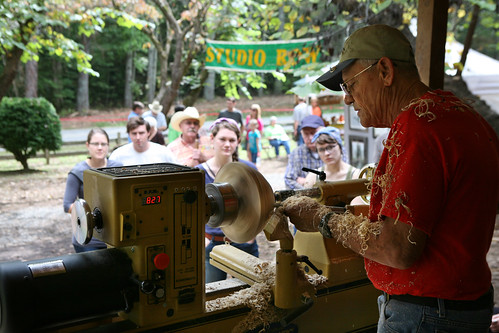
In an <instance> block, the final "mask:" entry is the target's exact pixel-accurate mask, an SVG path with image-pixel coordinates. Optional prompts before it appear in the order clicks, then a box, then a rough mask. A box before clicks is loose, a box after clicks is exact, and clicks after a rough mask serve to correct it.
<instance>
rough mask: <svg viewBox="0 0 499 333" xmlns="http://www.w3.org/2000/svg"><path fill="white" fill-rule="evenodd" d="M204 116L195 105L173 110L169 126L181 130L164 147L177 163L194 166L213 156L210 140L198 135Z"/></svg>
mask: <svg viewBox="0 0 499 333" xmlns="http://www.w3.org/2000/svg"><path fill="white" fill-rule="evenodd" d="M205 118H206V117H205V116H204V115H203V116H200V115H199V112H198V110H197V109H196V108H195V107H192V106H190V107H187V108H186V109H185V110H184V111H179V112H175V114H174V115H173V117H172V119H171V120H170V127H171V128H173V129H175V130H177V131H179V132H181V133H182V134H180V136H179V137H178V138H176V139H175V140H174V141H173V142H170V143H169V144H168V146H167V147H166V148H167V149H168V150H169V151H170V152H171V153H172V154H173V155H174V156H175V157H176V158H177V160H178V163H179V164H183V165H186V166H190V167H194V166H196V165H198V164H200V163H203V162H206V161H207V160H208V159H209V158H211V157H212V156H213V150H212V149H210V147H211V142H210V138H209V137H207V136H200V135H199V129H200V128H201V127H202V126H203V124H204V121H205Z"/></svg>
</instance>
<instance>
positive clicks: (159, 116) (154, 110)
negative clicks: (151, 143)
mask: <svg viewBox="0 0 499 333" xmlns="http://www.w3.org/2000/svg"><path fill="white" fill-rule="evenodd" d="M162 110H163V105H161V104H159V102H158V101H154V102H152V103H151V104H149V110H148V111H146V112H144V114H143V115H142V117H143V118H146V117H153V118H154V119H156V129H157V130H158V131H159V132H160V133H163V131H165V130H166V117H165V115H164V114H163V112H161V111H162Z"/></svg>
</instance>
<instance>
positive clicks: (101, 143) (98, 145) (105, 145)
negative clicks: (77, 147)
mask: <svg viewBox="0 0 499 333" xmlns="http://www.w3.org/2000/svg"><path fill="white" fill-rule="evenodd" d="M89 145H91V146H94V147H107V146H109V143H105V142H90V143H89Z"/></svg>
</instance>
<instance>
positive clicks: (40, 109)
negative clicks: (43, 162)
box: [0, 97, 62, 170]
mask: <svg viewBox="0 0 499 333" xmlns="http://www.w3.org/2000/svg"><path fill="white" fill-rule="evenodd" d="M0 117H1V118H2V121H3V124H4V125H5V126H2V128H1V129H0V145H2V146H3V147H4V148H5V149H6V150H7V151H9V152H11V153H12V154H14V157H15V158H16V160H17V161H19V162H20V163H21V164H22V166H23V168H24V169H25V170H28V169H29V167H28V159H29V158H31V157H34V156H35V155H36V152H37V151H39V150H45V149H48V150H52V151H53V150H57V149H59V148H60V147H61V145H62V138H61V123H60V121H59V116H58V115H57V113H56V111H55V108H54V106H53V105H52V104H51V103H50V102H48V101H47V100H46V99H45V98H8V97H7V98H4V99H3V100H2V102H1V103H0Z"/></svg>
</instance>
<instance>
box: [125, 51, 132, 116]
mask: <svg viewBox="0 0 499 333" xmlns="http://www.w3.org/2000/svg"><path fill="white" fill-rule="evenodd" d="M133 70H134V68H133V51H130V52H127V54H126V65H125V91H124V92H123V95H124V100H123V102H124V103H125V107H132V99H133V95H132V82H133Z"/></svg>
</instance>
